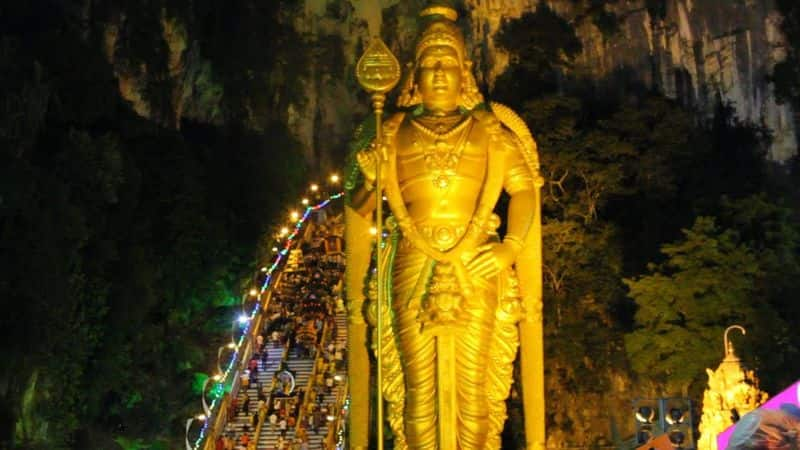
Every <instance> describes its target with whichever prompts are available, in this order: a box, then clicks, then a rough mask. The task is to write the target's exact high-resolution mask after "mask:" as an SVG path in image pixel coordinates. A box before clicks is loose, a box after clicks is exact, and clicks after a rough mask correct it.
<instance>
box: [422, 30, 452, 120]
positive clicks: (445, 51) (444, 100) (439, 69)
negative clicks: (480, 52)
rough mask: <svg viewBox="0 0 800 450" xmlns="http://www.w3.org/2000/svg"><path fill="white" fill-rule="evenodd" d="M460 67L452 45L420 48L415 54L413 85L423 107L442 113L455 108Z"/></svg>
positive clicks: (435, 112)
mask: <svg viewBox="0 0 800 450" xmlns="http://www.w3.org/2000/svg"><path fill="white" fill-rule="evenodd" d="M461 70H462V67H461V61H460V60H459V58H458V52H456V50H455V49H454V48H452V47H448V46H443V45H435V46H431V47H428V48H426V49H425V50H423V52H422V54H420V55H419V61H418V73H417V86H418V89H419V93H420V95H421V96H422V105H423V106H424V107H425V109H426V110H428V111H430V112H432V113H434V114H437V113H438V114H442V113H448V112H451V111H454V110H456V109H458V99H459V95H460V94H461V76H462V75H461Z"/></svg>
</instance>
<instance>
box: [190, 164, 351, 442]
mask: <svg viewBox="0 0 800 450" xmlns="http://www.w3.org/2000/svg"><path fill="white" fill-rule="evenodd" d="M329 181H330V183H331V184H333V185H337V184H338V183H339V176H338V175H336V174H334V175H331V176H330V178H329ZM308 189H309V191H310V192H311V193H312V194H313V195H319V190H320V186H319V184H317V183H312V184H311V185H310V186H309V188H308ZM342 196H344V192H341V191H337V192H336V193H334V194H332V195H330V196H329V197H328V198H327V199H325V200H323V201H321V202H319V203H317V204H315V205H312V204H311V201H310V200H309V199H308V198H307V197H305V198H303V199H302V200H301V201H300V203H301V205H303V206H304V207H305V210H304V212H303V213H302V214H300V213H299V212H297V211H292V212H291V213H290V214H289V218H290V220H291V223H293V225H292V226H291V228H290V227H289V226H284V227H282V228H281V229H280V231H279V232H278V239H279V242H280V239H284V241H283V244H282V245H281V246H280V247H282V248H278V247H277V246H276V247H273V248H272V251H273V253H275V254H276V255H275V259H274V260H273V261H272V264H271V265H269V266H265V267H262V268H261V272H263V273H264V274H265V277H264V281H263V283H261V286H260V287H253V288H251V289H250V290H249V292H248V294H249V295H250V296H251V297H254V298H257V299H260V298H261V296H262V295H263V294H264V293H265V292H266V291H267V290H268V289H269V288H270V287H271V285H270V282H271V281H272V280H273V279H274V276H275V275H276V271H277V269H278V268H279V267H280V265H281V263H282V262H283V261H284V259H286V258H287V255H288V254H289V252H290V251H291V249H292V247H293V246H294V245H295V240H296V239H297V236H298V235H299V234H300V231H301V230H302V228H303V225H304V224H305V223H306V221H307V220H308V219H309V217H311V214H312V213H314V212H315V211H319V210H321V209H323V208H325V207H327V206H328V205H330V203H331V202H332V201H334V200H336V199H339V198H341V197H342ZM291 223H290V225H291ZM260 309H261V302H260V301H256V302H255V305H254V306H253V309H252V310H251V311H250V313H249V314H247V313H245V312H242V313H241V314H240V315H239V317H237V318H236V322H234V323H235V324H238V326H239V328H240V330H241V335H240V336H239V339H238V341H237V340H236V338H235V337H236V336H235V334H236V333H234V336H233V337H232V342H230V343H229V344H227V345H225V346H223V347H220V349H219V351H218V354H217V359H218V361H219V357H220V356H221V354H222V351H223V350H224V349H226V348H228V349H231V350H233V354H232V355H231V358H230V360H229V361H228V364H227V365H226V367H225V370H224V371H221V372H220V373H217V374H215V375H214V376H212V377H210V378H208V379H207V380H206V382H205V383H204V384H203V388H202V390H201V392H200V395H201V399H202V404H203V414H198V415H196V416H194V417H192V418H190V419H188V421H187V422H186V449H187V450H192V449H194V450H197V449H199V448H200V445H201V444H202V442H203V440H204V439H205V437H206V434H207V431H208V427H209V426H210V424H211V422H212V420H210V419H211V416H212V413H213V411H214V408H215V407H217V406H218V404H219V402H220V401H221V399H222V398H223V397H224V393H225V386H226V383H227V382H228V379H229V377H230V375H231V373H235V372H236V370H235V367H236V362H237V361H238V360H239V351H240V349H241V348H242V344H243V343H244V341H245V339H246V338H247V336H248V334H249V333H250V327H251V326H252V324H253V323H254V319H255V318H256V316H257V315H258V313H259V311H260ZM234 331H235V330H234ZM218 369H219V367H218ZM211 381H213V382H214V384H213V386H212V388H211V396H212V397H213V400H212V401H211V404H207V403H206V399H205V393H206V387H207V386H208V384H209V382H211ZM231 384H233V383H231ZM194 420H198V421H201V422H203V427H202V428H201V429H200V435H199V436H198V438H197V440H196V441H195V443H194V446H192V445H190V443H189V437H188V435H189V428H190V427H191V424H192V422H193V421H194Z"/></svg>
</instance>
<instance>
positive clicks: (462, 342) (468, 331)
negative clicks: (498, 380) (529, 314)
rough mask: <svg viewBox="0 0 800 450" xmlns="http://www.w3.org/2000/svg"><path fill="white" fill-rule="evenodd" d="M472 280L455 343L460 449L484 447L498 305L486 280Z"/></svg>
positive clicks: (483, 449)
mask: <svg viewBox="0 0 800 450" xmlns="http://www.w3.org/2000/svg"><path fill="white" fill-rule="evenodd" d="M472 281H473V290H474V292H473V295H471V296H470V298H466V299H465V301H466V305H465V306H466V307H465V308H464V310H463V312H464V317H463V321H462V323H463V325H464V332H463V334H462V335H461V336H459V339H458V340H457V343H456V373H457V375H456V377H457V384H456V386H457V391H458V419H459V420H458V422H459V430H458V443H459V448H460V449H463V450H473V449H474V450H486V439H487V434H488V430H489V401H488V397H487V394H488V393H487V390H489V389H493V387H492V386H491V385H490V384H489V383H488V382H487V379H486V376H487V370H486V368H487V365H488V362H489V361H488V354H489V347H490V343H491V340H492V339H491V338H492V329H493V326H494V312H495V308H496V305H497V301H496V296H495V294H494V288H493V287H492V286H491V285H489V284H488V283H486V281H485V280H472Z"/></svg>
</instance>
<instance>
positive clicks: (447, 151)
mask: <svg viewBox="0 0 800 450" xmlns="http://www.w3.org/2000/svg"><path fill="white" fill-rule="evenodd" d="M411 124H412V125H413V126H414V133H415V134H416V137H417V139H416V140H417V142H418V145H420V146H421V147H422V154H423V160H424V161H425V169H426V170H427V171H428V173H430V175H431V180H432V182H433V185H434V186H435V187H437V188H439V189H447V188H448V187H449V186H450V179H451V178H452V177H453V176H455V175H456V169H457V168H458V162H459V160H461V154H462V153H463V152H464V147H465V146H466V141H467V137H468V136H469V130H470V129H471V128H472V127H471V125H472V118H471V117H470V118H467V119H466V120H464V121H462V122H461V123H459V124H458V125H456V126H454V127H453V128H451V129H450V130H448V131H444V130H443V129H442V128H443V127H436V128H437V129H436V130H433V129H431V128H428V127H427V126H425V125H423V124H422V123H420V122H418V121H416V120H412V121H411Z"/></svg>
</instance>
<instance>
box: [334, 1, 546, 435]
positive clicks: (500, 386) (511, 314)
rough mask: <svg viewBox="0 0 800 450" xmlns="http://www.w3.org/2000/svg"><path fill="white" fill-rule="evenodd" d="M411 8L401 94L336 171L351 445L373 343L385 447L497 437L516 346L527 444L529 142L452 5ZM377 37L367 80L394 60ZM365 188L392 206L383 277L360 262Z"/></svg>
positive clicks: (532, 330) (540, 393) (365, 260)
mask: <svg viewBox="0 0 800 450" xmlns="http://www.w3.org/2000/svg"><path fill="white" fill-rule="evenodd" d="M422 16H423V17H424V18H425V19H426V20H427V24H426V25H425V26H424V27H423V30H422V33H421V35H420V37H419V39H418V43H417V46H416V52H415V59H414V62H413V64H411V65H410V66H409V71H408V74H407V76H406V81H405V82H404V83H403V87H402V91H401V93H400V95H399V97H398V103H399V104H398V106H399V109H400V112H397V113H394V114H392V115H390V116H388V118H387V119H386V121H385V124H383V126H382V127H379V129H380V130H381V131H382V134H381V135H380V136H379V137H380V139H378V140H379V141H380V142H381V144H380V145H376V144H375V141H376V140H375V139H366V140H363V143H364V145H363V146H361V148H360V150H358V151H357V152H356V158H355V160H356V164H354V168H353V170H352V171H351V173H350V175H349V176H348V178H347V182H346V189H347V190H348V194H349V202H348V206H347V210H346V218H347V221H348V223H347V233H346V235H347V258H348V261H347V271H348V273H347V299H348V307H349V311H350V325H349V326H350V329H351V331H350V332H349V333H348V336H350V337H351V340H350V343H349V346H350V353H349V355H350V372H349V377H350V378H349V382H350V392H351V398H352V402H351V424H350V447H351V448H365V447H366V446H367V445H368V439H369V437H368V423H369V417H370V413H369V407H370V405H369V400H368V399H369V398H370V392H369V386H370V379H369V372H370V371H369V359H368V357H367V352H366V348H368V347H370V346H371V347H372V348H373V349H377V348H379V347H380V349H381V354H380V355H379V356H380V361H381V363H380V364H381V369H382V370H381V371H380V372H379V374H380V379H379V382H380V384H382V395H383V399H384V401H385V404H386V412H387V413H386V420H387V422H388V423H389V425H390V426H391V429H392V432H393V435H394V445H395V448H397V449H406V448H407V449H426V450H428V449H441V450H456V449H475V450H485V449H499V448H500V432H501V431H502V429H503V424H504V422H505V419H506V408H505V400H506V398H507V397H508V394H509V391H510V385H511V382H512V371H513V361H514V359H515V357H516V354H517V349H518V347H519V348H520V352H521V354H520V357H521V381H522V389H523V402H524V407H525V419H526V423H525V431H526V436H527V448H529V449H533V448H537V449H540V448H543V446H544V441H545V436H544V380H543V376H544V370H543V350H542V315H541V314H542V313H541V310H542V303H541V301H542V299H541V225H540V223H541V221H540V217H539V211H540V206H539V189H540V187H541V185H542V180H541V178H540V176H539V170H538V169H539V163H538V155H537V150H536V144H535V142H534V140H533V138H532V136H531V134H530V132H529V131H528V129H527V127H526V125H525V123H524V122H523V121H522V120H521V119H520V118H519V117H518V116H517V115H516V114H515V113H514V112H513V111H511V110H510V109H509V108H507V107H505V106H503V105H500V104H496V103H491V104H488V105H487V104H485V103H484V101H483V97H482V95H481V94H480V92H479V91H478V89H477V87H476V83H475V79H474V77H473V74H472V72H471V62H470V61H469V60H468V59H467V52H466V47H465V44H464V38H463V36H462V34H461V32H460V31H459V29H458V28H457V27H456V26H455V24H454V20H455V19H456V17H457V15H456V12H455V11H454V10H452V9H450V8H447V7H443V6H437V7H431V8H428V9H426V10H424V11H423V12H422ZM375 48H377V49H379V50H380V51H381V52H382V53H380V54H378V56H379V57H378V56H375V57H372V58H371V59H366V60H367V61H371V63H372V64H373V65H374V67H373V69H371V72H365V73H367V75H369V77H368V79H367V81H369V82H375V81H379V80H381V76H382V75H380V73H379V70H378V69H376V67H377V68H380V65H381V64H384V65H386V67H391V64H390V63H391V59H392V58H393V56H390V55H389V54H386V52H388V49H384V48H383V47H381V46H379V45H376V46H375ZM360 65H361V64H360ZM367 87H369V86H367ZM374 92H378V89H377V88H375V89H374ZM381 94H383V92H381ZM373 100H375V97H373ZM376 103H377V105H376V107H378V108H382V104H380V102H376ZM363 133H364V131H363V130H362V134H363ZM356 141H357V142H359V140H358V138H357V139H356ZM377 175H379V176H380V177H381V178H380V179H376V176H377ZM378 190H381V191H382V192H381V193H380V194H381V197H383V196H385V197H386V201H387V204H388V207H389V212H390V213H391V216H390V217H389V218H388V219H387V221H386V223H387V226H386V227H385V230H386V236H387V237H386V238H385V241H384V248H383V250H382V251H381V253H380V257H379V262H378V264H380V269H381V270H380V271H379V272H382V273H383V274H385V275H384V277H383V279H382V280H375V279H374V273H375V272H374V271H371V270H368V269H369V267H370V261H371V253H372V252H373V251H374V248H373V245H372V244H371V243H372V242H374V240H375V239H376V238H381V237H382V233H376V234H377V236H372V235H371V234H370V232H369V229H370V227H371V226H374V225H373V223H374V222H373V220H372V216H373V213H374V211H375V209H376V205H377V203H376V199H377V198H379V197H378V193H377V191H378ZM502 192H505V193H506V194H508V196H509V198H510V200H509V204H508V210H507V211H508V212H507V214H506V217H505V218H503V219H501V218H500V217H498V216H497V215H495V214H494V213H493V209H494V207H495V205H496V204H497V202H498V199H499V198H500V195H501V193H502ZM502 222H505V226H506V230H507V232H506V233H505V236H503V237H502V239H501V237H500V236H499V235H498V233H497V231H496V230H497V228H498V227H499V226H500V225H501V223H502ZM370 274H371V276H372V277H373V279H372V283H373V288H372V289H370V291H371V292H373V293H374V292H375V291H377V289H376V288H377V286H379V285H380V286H381V292H384V294H383V295H382V297H381V300H382V302H383V303H382V306H381V313H380V317H381V322H382V324H383V326H382V329H381V334H380V336H378V334H377V333H375V331H376V330H373V333H374V334H372V338H373V339H371V342H368V337H367V336H368V333H367V323H369V324H375V323H376V322H377V318H378V317H377V316H378V313H377V311H378V308H377V304H376V303H377V302H376V298H375V297H376V296H375V295H369V296H368V297H370V299H369V306H368V307H367V308H366V310H367V311H369V313H368V314H367V315H366V317H365V316H364V314H363V312H364V310H365V308H364V307H363V305H364V301H365V298H364V294H363V293H364V291H365V289H364V287H365V277H367V276H370ZM365 319H366V320H365ZM378 340H379V341H378ZM378 343H379V344H380V345H377V344H378ZM378 426H379V427H380V425H378Z"/></svg>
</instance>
